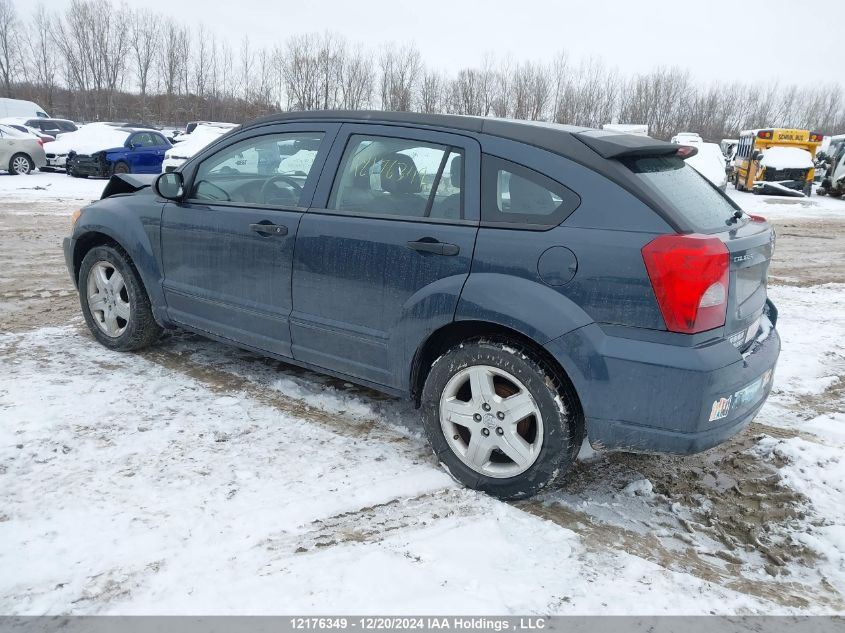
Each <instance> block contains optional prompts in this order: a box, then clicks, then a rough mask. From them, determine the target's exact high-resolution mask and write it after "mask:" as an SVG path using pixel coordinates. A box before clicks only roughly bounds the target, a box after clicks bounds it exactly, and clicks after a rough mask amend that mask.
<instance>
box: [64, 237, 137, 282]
mask: <svg viewBox="0 0 845 633" xmlns="http://www.w3.org/2000/svg"><path fill="white" fill-rule="evenodd" d="M97 246H113V247H115V248H118V249H120V250H121V251H123V252H124V253H125V252H126V249H125V248H123V247H122V246H121V245H120V243H119V242H117V240H115V239H114V238H112V237H109V236H108V235H106V234H105V233H98V232H96V231H92V232H90V233H83V234H82V235H80V236H79V238H77V240H76V246H75V247H74V249H73V278H74V279H76V280H77V283H78V282H79V269H80V268H81V267H82V260H83V259H85V255H86V254H87V253H88V251H90V250H91V249H92V248H96V247H97ZM127 257H128V256H127Z"/></svg>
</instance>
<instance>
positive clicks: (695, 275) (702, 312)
mask: <svg viewBox="0 0 845 633" xmlns="http://www.w3.org/2000/svg"><path fill="white" fill-rule="evenodd" d="M642 253H643V261H644V262H645V267H646V270H647V271H648V277H649V279H650V280H651V287H652V288H653V289H654V294H655V296H656V297H657V305H658V306H660V312H661V313H662V314H663V320H664V321H666V328H667V329H668V330H669V331H671V332H681V333H683V334H695V333H696V332H703V331H705V330H712V329H713V328H716V327H720V326H722V325H724V324H725V313H726V312H727V307H728V270H729V267H730V262H729V259H728V249H727V247H726V246H725V245H724V244H723V243H722V241H721V240H719V239H718V238H715V237H708V236H706V235H661V236H660V237H657V238H655V239H653V240H652V241H651V242H649V243H648V244H646V245H645V246H643V249H642Z"/></svg>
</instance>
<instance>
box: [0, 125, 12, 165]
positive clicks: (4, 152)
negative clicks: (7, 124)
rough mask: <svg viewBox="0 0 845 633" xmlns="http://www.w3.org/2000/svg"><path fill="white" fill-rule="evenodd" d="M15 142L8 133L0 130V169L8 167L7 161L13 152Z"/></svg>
mask: <svg viewBox="0 0 845 633" xmlns="http://www.w3.org/2000/svg"><path fill="white" fill-rule="evenodd" d="M14 145H15V142H14V140H13V139H12V137H10V136H9V134H8V133H6V132H4V131H3V130H0V169H9V161H10V160H11V159H12V154H14V153H15V148H14Z"/></svg>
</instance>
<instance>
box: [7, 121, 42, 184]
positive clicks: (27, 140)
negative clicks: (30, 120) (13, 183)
mask: <svg viewBox="0 0 845 633" xmlns="http://www.w3.org/2000/svg"><path fill="white" fill-rule="evenodd" d="M44 163H45V159H44V147H43V143H42V142H41V140H39V139H37V138H35V137H34V136H31V135H29V134H26V133H23V132H20V131H18V130H16V129H14V128H11V127H9V126H8V125H2V124H0V169H5V170H6V171H7V172H9V173H10V174H12V175H15V176H16V175H20V174H28V173H30V172H31V171H32V170H33V169H35V168H36V167H41V166H43V165H44Z"/></svg>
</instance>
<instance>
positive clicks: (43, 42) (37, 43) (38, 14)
mask: <svg viewBox="0 0 845 633" xmlns="http://www.w3.org/2000/svg"><path fill="white" fill-rule="evenodd" d="M28 41H29V45H28V49H29V55H30V57H31V59H32V69H33V71H34V72H33V78H34V82H35V84H36V85H37V86H38V87H39V89H40V99H42V100H43V102H44V103H46V104H47V106H46V107H47V109H48V110H50V111H52V110H53V105H54V99H55V94H56V87H57V85H58V81H57V79H58V77H57V75H58V64H57V60H56V51H55V47H54V45H53V34H52V27H51V26H50V15H49V13H48V12H47V9H46V8H45V7H44V5H43V4H38V5H37V6H36V8H35V11H34V12H33V14H32V20H31V22H30V24H29V37H28Z"/></svg>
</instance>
